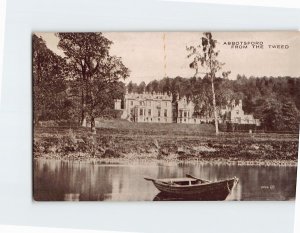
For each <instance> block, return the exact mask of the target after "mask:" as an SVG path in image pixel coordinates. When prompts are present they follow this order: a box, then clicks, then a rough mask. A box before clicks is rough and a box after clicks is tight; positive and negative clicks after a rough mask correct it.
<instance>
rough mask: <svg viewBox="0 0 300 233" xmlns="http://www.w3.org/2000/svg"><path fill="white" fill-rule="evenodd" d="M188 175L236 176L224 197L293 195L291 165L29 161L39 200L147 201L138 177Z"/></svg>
mask: <svg viewBox="0 0 300 233" xmlns="http://www.w3.org/2000/svg"><path fill="white" fill-rule="evenodd" d="M185 174H192V175H195V176H197V177H201V178H203V179H208V180H212V181H216V180H219V179H226V178H231V177H234V176H236V177H238V178H239V183H238V184H237V185H236V186H235V187H234V189H233V190H232V191H231V193H230V194H229V195H228V197H227V198H226V200H294V199H295V193H296V176H297V175H296V174H297V168H296V167H288V166H241V165H226V164H203V163H175V162H172V163H166V162H161V163H160V162H151V163H145V162H144V163H142V162H141V163H137V162H135V163H131V164H100V163H92V162H80V161H61V160H54V159H35V160H34V199H35V200H39V201H63V200H66V201H71V200H72V201H79V200H80V201H152V200H156V199H155V197H156V196H157V194H158V193H159V191H158V190H157V189H156V188H155V187H154V185H153V184H152V182H149V181H146V180H144V177H145V176H147V177H153V178H170V177H184V176H185Z"/></svg>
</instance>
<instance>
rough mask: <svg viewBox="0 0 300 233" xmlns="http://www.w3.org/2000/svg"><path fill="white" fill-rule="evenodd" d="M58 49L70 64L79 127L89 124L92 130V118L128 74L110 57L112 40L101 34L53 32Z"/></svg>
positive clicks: (115, 58)
mask: <svg viewBox="0 0 300 233" xmlns="http://www.w3.org/2000/svg"><path fill="white" fill-rule="evenodd" d="M56 35H57V36H58V38H59V42H58V47H59V48H60V49H62V50H63V51H64V53H65V55H66V57H67V58H68V62H69V63H70V64H71V65H72V67H73V69H74V71H75V75H74V79H75V80H77V81H78V85H77V87H76V88H78V89H79V93H80V97H81V124H82V125H86V119H87V117H89V119H90V121H91V130H92V131H95V117H96V116H98V115H99V114H101V112H102V111H103V110H105V109H106V108H107V107H108V106H109V105H110V102H111V101H112V100H113V98H114V95H115V90H116V88H115V85H117V83H118V81H119V80H120V79H125V78H127V77H128V75H129V70H128V69H127V68H126V67H125V66H124V65H123V63H122V61H121V58H119V57H115V56H111V55H110V54H109V49H110V46H111V44H112V41H110V40H108V39H107V38H105V37H104V36H103V35H102V33H100V32H98V33H57V34H56Z"/></svg>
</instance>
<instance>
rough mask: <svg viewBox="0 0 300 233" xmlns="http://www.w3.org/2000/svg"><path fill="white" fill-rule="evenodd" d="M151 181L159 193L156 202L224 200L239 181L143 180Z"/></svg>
mask: <svg viewBox="0 0 300 233" xmlns="http://www.w3.org/2000/svg"><path fill="white" fill-rule="evenodd" d="M144 179H145V180H147V181H152V182H153V184H154V185H155V187H156V188H157V189H158V190H159V191H161V193H159V195H157V197H158V198H156V199H158V200H164V199H166V200H168V199H169V200H172V199H174V198H175V199H178V200H225V198H226V197H227V196H228V194H229V193H230V192H231V190H232V189H233V187H234V186H235V185H236V184H237V183H238V181H239V179H238V178H237V177H233V178H230V179H226V180H219V181H216V182H212V181H209V180H204V179H200V178H198V177H194V176H192V175H188V174H187V175H186V177H184V178H168V179H153V178H148V177H145V178H144Z"/></svg>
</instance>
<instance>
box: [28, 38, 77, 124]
mask: <svg viewBox="0 0 300 233" xmlns="http://www.w3.org/2000/svg"><path fill="white" fill-rule="evenodd" d="M32 75H33V96H34V98H33V103H34V106H33V110H34V114H33V115H34V123H35V124H37V123H38V122H39V121H40V120H61V119H68V118H69V110H70V108H71V102H70V101H69V100H68V99H67V96H66V90H67V85H66V80H65V78H66V76H67V75H68V66H67V64H66V61H65V60H64V59H63V58H62V57H60V56H58V55H57V54H55V53H53V52H52V51H51V50H50V49H48V48H47V46H46V43H45V41H44V40H43V39H42V38H41V37H38V36H37V35H35V34H33V35H32Z"/></svg>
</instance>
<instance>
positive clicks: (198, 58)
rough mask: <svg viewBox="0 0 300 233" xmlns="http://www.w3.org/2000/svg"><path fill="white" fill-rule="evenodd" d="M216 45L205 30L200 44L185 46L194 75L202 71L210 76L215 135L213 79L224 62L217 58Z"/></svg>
mask: <svg viewBox="0 0 300 233" xmlns="http://www.w3.org/2000/svg"><path fill="white" fill-rule="evenodd" d="M216 45H217V41H216V40H214V39H213V37H212V34H211V33H210V32H205V33H203V36H202V37H201V45H197V46H189V47H187V51H188V52H189V54H188V58H193V60H192V62H191V63H190V68H191V69H194V70H195V75H194V76H195V77H196V76H197V75H198V74H199V73H202V74H203V73H204V74H205V75H206V76H208V77H209V78H210V81H211V91H212V103H213V111H214V120H215V128H216V135H218V134H219V127H218V114H217V107H216V94H215V86H214V81H215V79H216V74H217V72H219V71H220V70H221V69H222V66H223V65H224V63H221V62H220V61H219V60H218V59H217V58H218V55H219V51H217V50H216ZM201 69H202V70H204V72H200V70H201ZM229 74H230V72H229V71H228V72H223V73H222V76H223V77H224V78H227V77H228V75H229Z"/></svg>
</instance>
